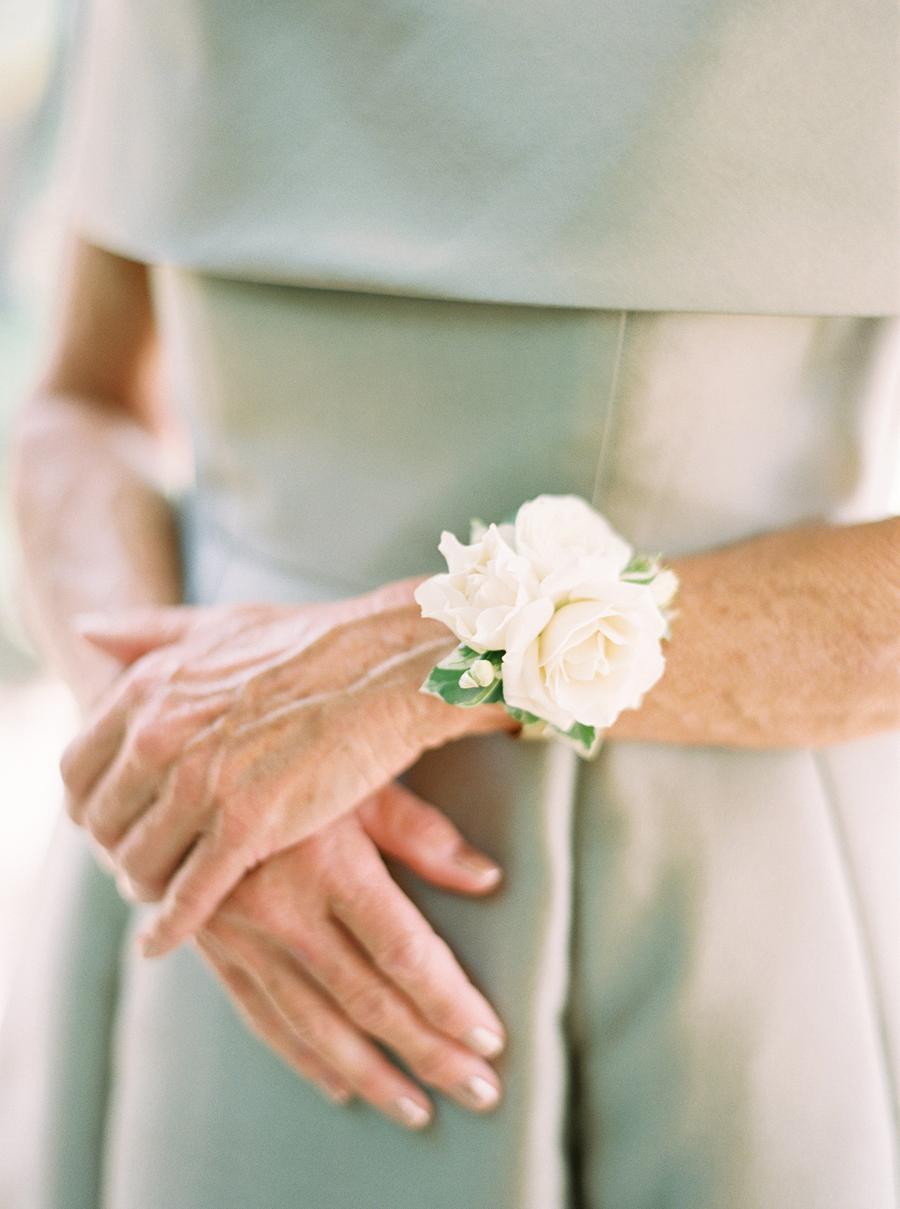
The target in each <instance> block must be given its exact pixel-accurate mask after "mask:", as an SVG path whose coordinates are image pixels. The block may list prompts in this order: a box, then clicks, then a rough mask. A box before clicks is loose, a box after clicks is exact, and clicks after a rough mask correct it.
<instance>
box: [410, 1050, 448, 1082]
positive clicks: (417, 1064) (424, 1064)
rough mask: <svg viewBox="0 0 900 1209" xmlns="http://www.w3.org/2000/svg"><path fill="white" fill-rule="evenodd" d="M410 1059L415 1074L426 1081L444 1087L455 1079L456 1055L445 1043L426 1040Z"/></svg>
mask: <svg viewBox="0 0 900 1209" xmlns="http://www.w3.org/2000/svg"><path fill="white" fill-rule="evenodd" d="M412 1061H413V1070H414V1072H415V1074H416V1075H418V1077H419V1078H420V1079H423V1080H424V1081H425V1082H426V1083H431V1084H434V1086H436V1087H446V1086H449V1085H450V1084H451V1083H455V1082H456V1081H457V1077H458V1073H459V1072H458V1062H457V1059H456V1055H455V1054H454V1052H453V1050H452V1049H451V1048H450V1047H449V1046H448V1045H446V1044H441V1043H440V1042H428V1043H427V1044H426V1045H424V1046H422V1047H421V1048H420V1050H419V1051H418V1053H416V1054H414V1055H413V1056H412Z"/></svg>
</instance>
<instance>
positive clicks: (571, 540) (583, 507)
mask: <svg viewBox="0 0 900 1209" xmlns="http://www.w3.org/2000/svg"><path fill="white" fill-rule="evenodd" d="M438 549H439V550H440V552H441V554H443V556H444V558H445V560H446V563H447V571H446V573H443V574H439V575H432V576H431V578H430V579H426V580H425V581H424V582H423V583H421V584H420V585H419V586H418V588H417V589H416V592H415V599H416V602H417V603H418V605H419V606H420V608H421V611H422V616H423V617H429V618H434V619H435V620H437V621H441V622H443V623H444V624H445V625H446V626H447V627H448V628H449V629H450V630H451V631H452V632H453V634H455V636H456V637H457V639H458V640H459V646H458V647H457V648H456V649H455V650H454V651H453V652H452V653H451V654H450V655H449V656H448V657H447V658H446V659H442V660H441V662H440V663H438V664H436V665H435V667H434V668H432V670H431V673H430V675H429V676H428V679H427V680H426V681H425V683H424V684H423V685H422V691H423V692H428V693H434V694H435V695H437V696H439V697H441V698H442V699H443V700H444V701H447V702H449V703H450V704H451V705H460V706H475V705H485V704H487V703H488V702H502V703H503V704H504V705H505V707H506V709H507V710H508V712H509V713H510V714H511V715H512V716H513V717H514V718H516V719H517V720H518V721H519V722H521V723H522V726H523V731H522V733H523V734H524V735H526V736H527V737H538V736H553V737H559V738H562V739H565V740H566V741H568V742H569V743H571V744H573V745H574V747H575V748H576V750H577V751H578V753H579V754H580V755H582V756H584V757H591V756H593V755H594V754H595V753H596V752H597V750H598V748H599V745H600V739H601V735H602V732H603V731H604V730H605V729H606V728H608V727H610V726H611V725H612V724H613V722H615V720H616V718H617V717H618V716H619V714H620V713H621V712H622V710H625V709H637V708H638V707H639V706H640V704H641V701H642V700H643V697H644V695H645V693H646V692H647V691H648V689H650V688H651V687H652V686H653V685H654V684H655V683H656V682H657V680H659V678H660V677H661V676H662V674H663V671H664V668H665V657H664V655H663V650H662V643H663V640H664V639H666V638H668V637H669V622H670V620H671V618H672V617H673V616H674V612H673V610H672V607H671V605H672V601H673V598H674V596H675V593H676V591H677V587H678V580H677V577H676V575H675V573H674V571H672V570H671V569H669V568H667V567H665V566H663V565H662V563H661V562H660V560H659V558H658V557H647V556H645V555H641V554H635V552H634V551H633V549H632V548H631V546H630V545H629V543H628V542H627V541H626V540H625V539H624V538H623V537H621V536H620V535H619V534H618V533H616V532H615V531H614V530H613V528H612V526H611V525H610V524H609V522H608V521H607V520H606V518H605V517H604V516H602V515H601V513H599V512H598V511H597V510H596V509H595V508H593V507H591V505H590V504H588V503H587V501H586V500H583V499H581V498H580V497H579V496H575V495H539V496H537V497H536V498H535V499H533V500H529V501H527V502H526V503H524V504H522V506H521V507H520V508H519V509H518V511H517V512H516V515H515V517H514V519H513V520H512V521H510V522H508V523H502V524H490V525H485V524H484V523H483V522H481V521H477V520H475V521H473V522H472V529H471V534H470V538H469V545H464V544H463V543H462V542H460V541H459V540H458V539H457V538H456V537H455V536H454V535H453V534H452V533H450V532H448V531H446V530H445V531H444V532H443V533H442V534H441V540H440V544H439V546H438Z"/></svg>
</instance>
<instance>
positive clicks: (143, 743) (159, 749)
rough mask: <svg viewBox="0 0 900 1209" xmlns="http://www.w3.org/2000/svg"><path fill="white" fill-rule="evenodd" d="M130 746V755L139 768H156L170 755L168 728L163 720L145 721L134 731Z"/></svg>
mask: <svg viewBox="0 0 900 1209" xmlns="http://www.w3.org/2000/svg"><path fill="white" fill-rule="evenodd" d="M128 746H129V755H130V756H131V758H132V760H133V761H134V762H135V763H136V764H137V766H138V767H139V768H147V767H149V768H156V767H158V766H159V765H161V764H164V763H165V762H166V760H167V759H168V757H169V755H170V746H171V743H170V738H169V732H168V727H167V726H166V725H165V723H163V722H162V721H161V720H158V719H155V718H149V719H145V720H143V721H142V722H140V723H139V724H137V725H136V726H135V727H134V729H133V730H132V732H131V735H130V737H129V744H128Z"/></svg>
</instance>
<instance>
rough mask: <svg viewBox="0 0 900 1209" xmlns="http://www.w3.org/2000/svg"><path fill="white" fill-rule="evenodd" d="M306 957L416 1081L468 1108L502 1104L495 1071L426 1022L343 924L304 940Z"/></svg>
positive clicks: (339, 1001)
mask: <svg viewBox="0 0 900 1209" xmlns="http://www.w3.org/2000/svg"><path fill="white" fill-rule="evenodd" d="M302 953H303V959H302V961H303V964H304V966H305V969H306V970H307V972H308V973H309V974H311V975H312V977H313V978H315V980H316V981H317V982H318V983H319V984H320V985H321V986H323V987H324V989H325V990H326V991H328V993H329V995H330V996H331V998H332V999H333V1000H334V1001H335V1003H336V1004H337V1006H338V1007H339V1008H340V1009H341V1011H342V1012H344V1014H345V1015H346V1016H347V1017H348V1018H349V1019H350V1020H351V1021H352V1022H353V1023H354V1024H356V1025H358V1027H359V1028H361V1029H362V1030H363V1032H364V1033H366V1034H367V1035H368V1036H371V1037H375V1038H376V1039H377V1040H378V1041H382V1042H383V1043H384V1044H385V1045H387V1046H388V1047H389V1048H390V1049H392V1050H393V1051H394V1053H395V1054H396V1055H397V1056H398V1057H399V1058H400V1059H401V1060H402V1061H403V1062H404V1063H405V1064H406V1065H407V1066H408V1067H409V1068H410V1070H411V1071H412V1073H413V1074H414V1075H415V1076H416V1077H417V1078H419V1079H421V1080H422V1081H423V1082H424V1083H430V1084H431V1085H432V1086H433V1087H435V1088H437V1089H438V1090H439V1091H443V1092H445V1093H446V1094H447V1095H449V1096H452V1097H453V1098H454V1099H455V1100H457V1101H458V1102H459V1103H460V1104H462V1105H463V1107H465V1108H470V1109H474V1110H476V1111H485V1110H487V1109H490V1108H493V1107H494V1106H495V1105H496V1104H497V1102H498V1101H499V1099H500V1083H499V1080H498V1079H497V1076H496V1074H495V1073H494V1071H493V1070H492V1069H491V1067H490V1066H488V1065H487V1063H486V1062H484V1061H483V1060H482V1059H481V1058H479V1057H477V1056H476V1055H475V1054H473V1053H472V1050H471V1049H469V1048H467V1047H466V1046H465V1045H462V1044H461V1043H460V1042H458V1041H454V1040H452V1039H450V1038H448V1037H446V1036H442V1035H441V1034H440V1033H439V1032H437V1031H436V1030H435V1029H434V1028H432V1027H431V1026H430V1025H429V1024H427V1023H426V1022H425V1021H424V1020H423V1019H422V1018H421V1016H419V1015H418V1013H417V1012H416V1011H415V1010H414V1008H413V1006H412V1005H411V1003H410V1002H409V1000H408V999H407V998H406V997H405V996H404V995H403V994H401V992H400V991H398V990H397V988H396V987H395V986H393V985H392V984H391V983H389V982H388V981H387V979H386V978H384V977H383V976H382V975H381V974H380V973H379V972H378V970H376V969H375V968H374V967H373V965H372V963H371V961H370V960H369V959H368V958H367V957H366V956H364V955H363V953H362V952H361V951H360V949H359V948H358V946H357V945H356V944H355V943H354V942H353V941H351V940H350V938H349V937H348V936H347V935H346V933H345V932H344V931H343V928H342V927H341V926H340V925H337V924H332V925H331V926H329V927H328V928H327V929H326V930H324V931H322V932H321V933H320V935H319V936H318V937H316V938H315V939H312V940H311V939H310V938H309V937H304V943H303V945H302Z"/></svg>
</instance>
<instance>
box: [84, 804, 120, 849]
mask: <svg viewBox="0 0 900 1209" xmlns="http://www.w3.org/2000/svg"><path fill="white" fill-rule="evenodd" d="M84 825H85V827H87V829H88V831H89V832H90V833H91V835H92V836H93V837H94V839H95V840H96V841H97V843H98V844H99V845H100V846H101V848H112V847H114V845H115V844H116V843H117V842H118V840H119V838H120V833H119V828H118V827H117V826H116V825H115V824H114V823H113V822H111V820H110V819H108V818H107V817H106V816H105V814H104V813H103V806H102V804H101V805H100V806H93V807H91V809H90V810H89V811H88V813H87V817H86V818H85V820H84Z"/></svg>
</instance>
